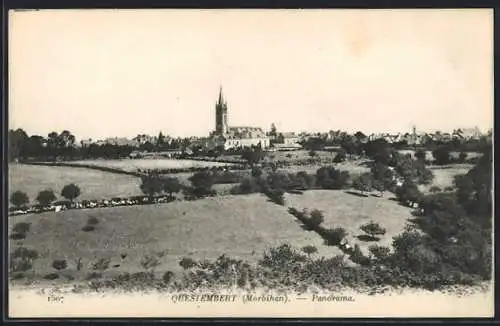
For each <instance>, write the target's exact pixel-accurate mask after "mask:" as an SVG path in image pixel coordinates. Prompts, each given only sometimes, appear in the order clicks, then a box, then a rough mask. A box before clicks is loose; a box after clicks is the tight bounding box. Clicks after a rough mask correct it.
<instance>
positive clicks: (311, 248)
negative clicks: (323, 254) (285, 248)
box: [302, 245, 318, 255]
mask: <svg viewBox="0 0 500 326" xmlns="http://www.w3.org/2000/svg"><path fill="white" fill-rule="evenodd" d="M302 251H303V252H304V253H306V254H307V255H312V254H315V253H317V252H318V248H316V247H315V246H313V245H308V246H304V247H302Z"/></svg>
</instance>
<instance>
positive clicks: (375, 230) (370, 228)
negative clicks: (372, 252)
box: [359, 221, 386, 240]
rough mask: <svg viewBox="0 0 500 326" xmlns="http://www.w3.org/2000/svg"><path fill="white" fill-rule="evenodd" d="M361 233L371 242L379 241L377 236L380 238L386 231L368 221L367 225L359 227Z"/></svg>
mask: <svg viewBox="0 0 500 326" xmlns="http://www.w3.org/2000/svg"><path fill="white" fill-rule="evenodd" d="M359 228H360V229H361V231H363V232H365V233H366V234H367V235H368V237H370V238H371V239H373V240H379V237H378V236H379V235H380V236H382V235H384V234H385V233H386V229H384V228H383V227H381V226H380V224H378V223H376V222H374V221H370V222H369V223H366V224H363V225H361V226H360V227H359Z"/></svg>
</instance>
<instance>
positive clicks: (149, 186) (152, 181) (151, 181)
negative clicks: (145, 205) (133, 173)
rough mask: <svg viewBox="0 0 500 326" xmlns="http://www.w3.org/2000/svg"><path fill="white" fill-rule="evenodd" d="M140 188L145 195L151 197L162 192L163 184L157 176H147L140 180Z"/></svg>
mask: <svg viewBox="0 0 500 326" xmlns="http://www.w3.org/2000/svg"><path fill="white" fill-rule="evenodd" d="M140 188H141V191H142V192H143V193H144V194H145V195H147V196H149V197H153V196H154V195H155V194H159V193H161V192H162V191H163V183H162V181H161V180H160V178H159V177H158V176H147V177H143V178H142V184H141V185H140Z"/></svg>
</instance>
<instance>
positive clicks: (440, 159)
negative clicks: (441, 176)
mask: <svg viewBox="0 0 500 326" xmlns="http://www.w3.org/2000/svg"><path fill="white" fill-rule="evenodd" d="M432 156H434V160H435V162H436V164H438V165H444V164H448V163H450V161H451V154H450V149H449V148H448V147H446V146H440V147H438V148H436V149H435V150H433V151H432Z"/></svg>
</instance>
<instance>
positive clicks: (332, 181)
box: [316, 166, 349, 189]
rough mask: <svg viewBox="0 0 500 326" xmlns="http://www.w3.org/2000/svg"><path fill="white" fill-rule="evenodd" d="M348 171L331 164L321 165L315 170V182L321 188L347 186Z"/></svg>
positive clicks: (341, 187)
mask: <svg viewBox="0 0 500 326" xmlns="http://www.w3.org/2000/svg"><path fill="white" fill-rule="evenodd" d="M348 181H349V173H348V172H347V171H340V170H337V169H335V168H334V167H332V166H326V167H321V168H319V169H318V170H317V171H316V183H317V185H318V186H319V187H321V188H323V189H343V188H346V187H347V186H348Z"/></svg>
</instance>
